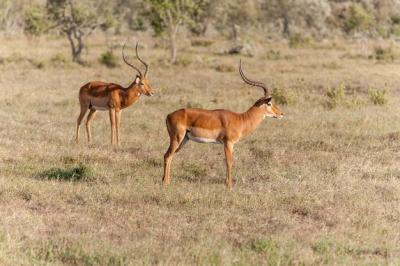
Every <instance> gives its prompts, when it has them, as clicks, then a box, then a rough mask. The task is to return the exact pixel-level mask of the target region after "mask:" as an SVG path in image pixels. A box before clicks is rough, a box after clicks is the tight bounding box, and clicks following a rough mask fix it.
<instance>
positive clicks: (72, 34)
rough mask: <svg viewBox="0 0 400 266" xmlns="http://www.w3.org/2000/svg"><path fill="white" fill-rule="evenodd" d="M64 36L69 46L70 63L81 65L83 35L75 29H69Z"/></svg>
mask: <svg viewBox="0 0 400 266" xmlns="http://www.w3.org/2000/svg"><path fill="white" fill-rule="evenodd" d="M66 35H67V37H68V40H69V43H70V45H71V54H72V61H73V62H76V63H82V60H81V54H82V50H83V48H84V47H85V44H84V43H83V34H82V33H81V32H79V31H77V30H76V29H70V30H68V31H66Z"/></svg>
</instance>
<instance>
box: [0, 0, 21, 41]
mask: <svg viewBox="0 0 400 266" xmlns="http://www.w3.org/2000/svg"><path fill="white" fill-rule="evenodd" d="M23 6H24V1H23V0H1V1H0V31H3V32H5V33H15V32H16V31H19V30H20V29H21V24H22V20H23V18H22V10H23Z"/></svg>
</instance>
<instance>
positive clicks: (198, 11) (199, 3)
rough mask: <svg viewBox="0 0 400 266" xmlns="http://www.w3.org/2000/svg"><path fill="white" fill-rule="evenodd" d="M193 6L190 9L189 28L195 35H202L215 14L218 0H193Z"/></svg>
mask: <svg viewBox="0 0 400 266" xmlns="http://www.w3.org/2000/svg"><path fill="white" fill-rule="evenodd" d="M194 2H195V3H196V5H195V8H193V10H192V14H191V15H190V16H191V21H190V23H189V30H190V31H191V32H192V33H193V34H195V35H197V36H204V35H205V34H206V32H207V29H208V26H209V24H210V22H211V20H212V19H213V17H214V16H215V13H216V7H217V6H218V4H219V1H218V0H194Z"/></svg>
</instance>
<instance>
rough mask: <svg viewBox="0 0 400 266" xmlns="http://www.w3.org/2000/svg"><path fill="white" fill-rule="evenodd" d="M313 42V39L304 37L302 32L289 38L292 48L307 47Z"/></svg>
mask: <svg viewBox="0 0 400 266" xmlns="http://www.w3.org/2000/svg"><path fill="white" fill-rule="evenodd" d="M310 43H311V39H310V38H309V37H304V36H303V35H302V34H300V33H297V34H294V35H292V36H290V38H289V47H290V48H300V47H305V46H307V45H309V44H310Z"/></svg>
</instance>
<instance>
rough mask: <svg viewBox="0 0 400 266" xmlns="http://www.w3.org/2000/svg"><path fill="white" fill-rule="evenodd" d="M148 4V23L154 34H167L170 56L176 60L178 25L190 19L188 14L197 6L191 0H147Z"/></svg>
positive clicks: (171, 59)
mask: <svg viewBox="0 0 400 266" xmlns="http://www.w3.org/2000/svg"><path fill="white" fill-rule="evenodd" d="M147 3H148V4H149V5H150V23H151V26H152V27H153V30H154V33H155V34H156V35H162V34H163V33H164V32H166V33H167V35H168V40H169V45H170V51H171V57H170V62H171V63H172V64H173V63H175V61H176V53H177V43H176V42H177V40H176V38H177V34H178V31H179V29H180V27H181V26H182V25H184V24H188V23H189V22H190V21H191V18H190V14H192V12H193V10H194V9H195V8H196V7H198V6H197V5H196V2H195V1H193V0H147Z"/></svg>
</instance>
